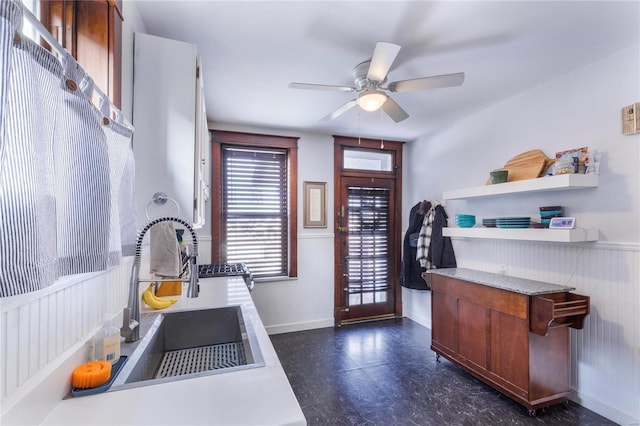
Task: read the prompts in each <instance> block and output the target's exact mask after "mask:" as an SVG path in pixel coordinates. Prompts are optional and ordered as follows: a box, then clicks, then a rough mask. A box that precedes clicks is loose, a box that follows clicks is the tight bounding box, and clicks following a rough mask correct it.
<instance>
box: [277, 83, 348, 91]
mask: <svg viewBox="0 0 640 426" xmlns="http://www.w3.org/2000/svg"><path fill="white" fill-rule="evenodd" d="M289 87H290V88H291V89H311V90H328V91H331V92H355V91H356V88H355V87H349V86H332V85H329V84H311V83H289Z"/></svg>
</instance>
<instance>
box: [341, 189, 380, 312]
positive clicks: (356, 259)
mask: <svg viewBox="0 0 640 426" xmlns="http://www.w3.org/2000/svg"><path fill="white" fill-rule="evenodd" d="M389 202H390V198H389V190H388V189H384V188H367V187H356V186H350V187H349V188H348V207H349V210H348V215H349V244H348V249H349V259H348V268H349V281H348V291H349V306H355V305H361V304H369V303H381V302H386V301H387V290H388V289H389V260H388V258H389V242H390V225H389V220H390V219H389Z"/></svg>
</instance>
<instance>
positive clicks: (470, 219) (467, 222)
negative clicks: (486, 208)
mask: <svg viewBox="0 0 640 426" xmlns="http://www.w3.org/2000/svg"><path fill="white" fill-rule="evenodd" d="M475 224H476V217H475V216H474V215H472V214H457V215H456V225H458V226H459V227H460V228H471V227H472V226H473V225H475Z"/></svg>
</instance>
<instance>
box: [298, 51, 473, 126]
mask: <svg viewBox="0 0 640 426" xmlns="http://www.w3.org/2000/svg"><path fill="white" fill-rule="evenodd" d="M399 51H400V46H399V45H397V44H394V43H388V42H384V41H379V42H378V43H376V48H375V50H374V51H373V56H372V57H371V59H370V60H368V61H364V62H362V63H360V64H358V65H356V67H355V68H354V69H353V80H354V86H333V85H327V84H311V83H289V87H290V88H292V89H312V90H329V91H337V92H356V93H358V96H357V97H356V98H355V99H352V100H350V101H349V102H347V103H346V104H344V105H342V106H340V107H338V108H337V109H336V110H334V111H333V112H331V113H330V114H328V115H327V116H325V117H324V118H323V119H322V120H333V119H334V118H336V117H338V116H339V115H341V114H343V113H345V112H347V111H348V110H350V109H351V108H353V107H354V106H356V105H359V106H360V107H361V108H362V109H364V110H365V111H376V110H378V109H379V108H382V109H383V111H384V112H385V113H387V115H388V116H389V117H391V118H392V119H393V121H395V122H396V123H398V122H400V121H402V120H405V119H406V118H408V117H409V114H407V113H406V111H405V110H403V109H402V108H401V107H400V105H398V104H397V103H396V102H395V101H394V100H393V99H391V98H390V97H389V95H387V94H386V93H385V92H384V91H389V92H409V91H413V90H423V89H435V88H438V87H451V86H460V85H461V84H462V82H463V81H464V73H463V72H458V73H454V74H443V75H434V76H430V77H420V78H414V79H410V80H400V81H394V82H392V83H389V84H388V85H387V86H383V84H384V83H386V81H387V73H388V72H389V69H390V68H391V65H392V64H393V61H394V60H395V59H396V56H397V55H398V52H399Z"/></svg>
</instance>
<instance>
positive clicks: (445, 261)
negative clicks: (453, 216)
mask: <svg viewBox="0 0 640 426" xmlns="http://www.w3.org/2000/svg"><path fill="white" fill-rule="evenodd" d="M447 218H448V216H447V212H445V211H444V207H442V206H440V205H438V206H436V211H435V216H434V218H433V229H432V231H431V244H430V245H429V254H428V256H427V260H428V261H429V262H431V265H432V266H433V267H434V268H438V269H441V268H455V267H457V264H456V254H455V253H454V251H453V244H451V238H449V237H443V236H442V228H445V227H446V226H447Z"/></svg>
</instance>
